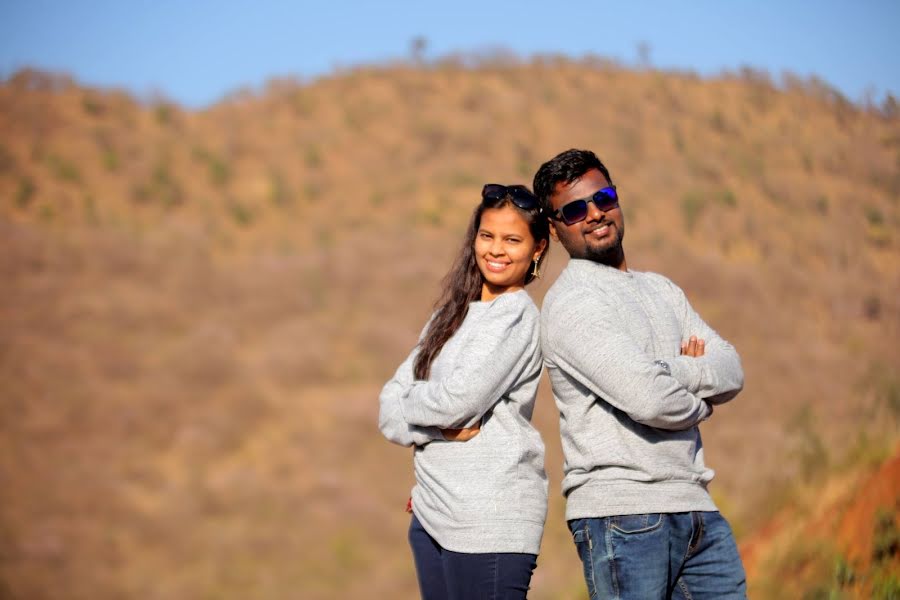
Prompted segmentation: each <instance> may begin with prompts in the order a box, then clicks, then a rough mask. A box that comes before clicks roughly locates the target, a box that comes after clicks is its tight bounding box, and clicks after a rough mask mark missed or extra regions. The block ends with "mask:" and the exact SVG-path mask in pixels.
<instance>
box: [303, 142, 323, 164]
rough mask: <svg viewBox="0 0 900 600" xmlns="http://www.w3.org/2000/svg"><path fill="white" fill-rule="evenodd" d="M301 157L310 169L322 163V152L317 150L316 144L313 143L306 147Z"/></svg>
mask: <svg viewBox="0 0 900 600" xmlns="http://www.w3.org/2000/svg"><path fill="white" fill-rule="evenodd" d="M303 158H304V160H305V161H306V166H307V167H309V168H310V169H316V168H318V167H320V166H321V165H322V153H321V152H320V151H319V148H318V146H316V145H314V144H310V145H309V146H307V147H306V154H305V155H304V157H303Z"/></svg>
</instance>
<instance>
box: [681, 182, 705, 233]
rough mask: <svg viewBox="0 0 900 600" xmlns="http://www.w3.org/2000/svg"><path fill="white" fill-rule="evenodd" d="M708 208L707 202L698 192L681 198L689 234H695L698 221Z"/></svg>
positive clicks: (682, 210) (682, 212)
mask: <svg viewBox="0 0 900 600" xmlns="http://www.w3.org/2000/svg"><path fill="white" fill-rule="evenodd" d="M705 208H706V200H705V199H704V198H703V196H702V195H701V194H700V193H698V192H688V193H686V194H685V195H684V196H682V198H681V215H682V217H684V226H685V229H686V230H687V231H688V233H693V231H694V228H695V227H696V225H697V220H698V219H699V218H700V215H701V213H702V212H703V211H704V210H705Z"/></svg>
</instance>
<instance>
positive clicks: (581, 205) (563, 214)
mask: <svg viewBox="0 0 900 600" xmlns="http://www.w3.org/2000/svg"><path fill="white" fill-rule="evenodd" d="M588 202H593V203H594V204H595V205H596V206H597V209H598V210H601V211H603V212H609V211H611V210H612V209H614V208H616V207H617V206H619V195H618V194H617V193H616V186H614V185H611V186H609V187H605V188H603V189H602V190H598V191H596V192H594V193H593V194H592V195H591V196H589V197H587V198H581V199H580V200H573V201H571V202H569V203H568V204H564V205H562V206H560V207H559V209H558V210H556V211H554V212H553V214H552V215H551V216H552V217H553V218H554V219H556V220H557V221H562V222H563V223H565V224H566V225H574V224H575V223H578V222H579V221H584V220H585V218H587V213H588Z"/></svg>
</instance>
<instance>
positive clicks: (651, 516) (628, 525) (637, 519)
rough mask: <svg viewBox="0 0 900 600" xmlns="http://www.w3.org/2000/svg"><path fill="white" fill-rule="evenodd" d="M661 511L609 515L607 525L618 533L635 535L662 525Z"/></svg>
mask: <svg viewBox="0 0 900 600" xmlns="http://www.w3.org/2000/svg"><path fill="white" fill-rule="evenodd" d="M662 523H663V515H662V513H645V514H641V515H618V516H615V517H609V527H610V529H612V530H613V531H616V532H618V533H624V534H626V535H635V534H638V533H647V532H650V531H655V530H657V529H659V528H660V527H661V526H662Z"/></svg>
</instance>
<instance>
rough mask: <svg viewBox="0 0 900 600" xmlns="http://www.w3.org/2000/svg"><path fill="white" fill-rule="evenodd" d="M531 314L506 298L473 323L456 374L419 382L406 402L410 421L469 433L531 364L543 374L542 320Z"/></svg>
mask: <svg viewBox="0 0 900 600" xmlns="http://www.w3.org/2000/svg"><path fill="white" fill-rule="evenodd" d="M510 296H511V295H510ZM525 308H526V306H525V305H524V304H523V303H522V302H521V300H520V299H516V298H513V297H507V296H506V295H503V296H500V297H499V298H497V299H496V300H494V302H493V304H492V305H491V306H490V307H488V309H487V311H485V313H484V314H483V315H481V316H480V318H479V319H478V321H477V322H475V323H472V327H471V329H472V330H471V332H469V333H468V335H467V339H466V341H465V342H464V346H463V347H462V348H461V349H460V351H459V353H458V356H459V360H458V361H457V364H455V365H454V366H453V368H452V370H450V372H449V373H448V374H447V375H446V376H445V377H442V378H440V379H429V380H428V381H417V382H415V383H414V384H413V386H412V387H411V388H410V390H409V394H407V395H406V396H405V397H403V398H402V399H401V401H400V405H401V409H402V411H403V417H404V419H406V421H407V422H408V423H412V424H414V425H419V426H435V427H441V428H447V427H469V426H471V425H472V424H474V423H476V422H477V421H478V420H479V419H480V418H481V417H482V416H483V415H484V413H486V412H487V411H488V410H490V408H491V407H492V406H494V404H496V402H497V401H498V400H499V399H500V398H501V397H502V396H503V395H504V394H505V393H506V392H507V391H508V390H509V389H510V388H511V387H512V386H513V385H514V384H515V383H516V382H517V381H518V380H519V379H520V378H521V375H522V372H523V370H524V369H525V367H526V366H527V365H528V364H529V363H532V362H534V363H535V364H537V365H538V368H540V366H539V365H540V359H539V356H538V357H535V354H536V353H537V354H539V353H540V348H539V345H540V343H539V339H538V335H537V327H538V319H537V314H536V311H535V314H531V312H530V311H526V310H525ZM464 324H465V322H464Z"/></svg>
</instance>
